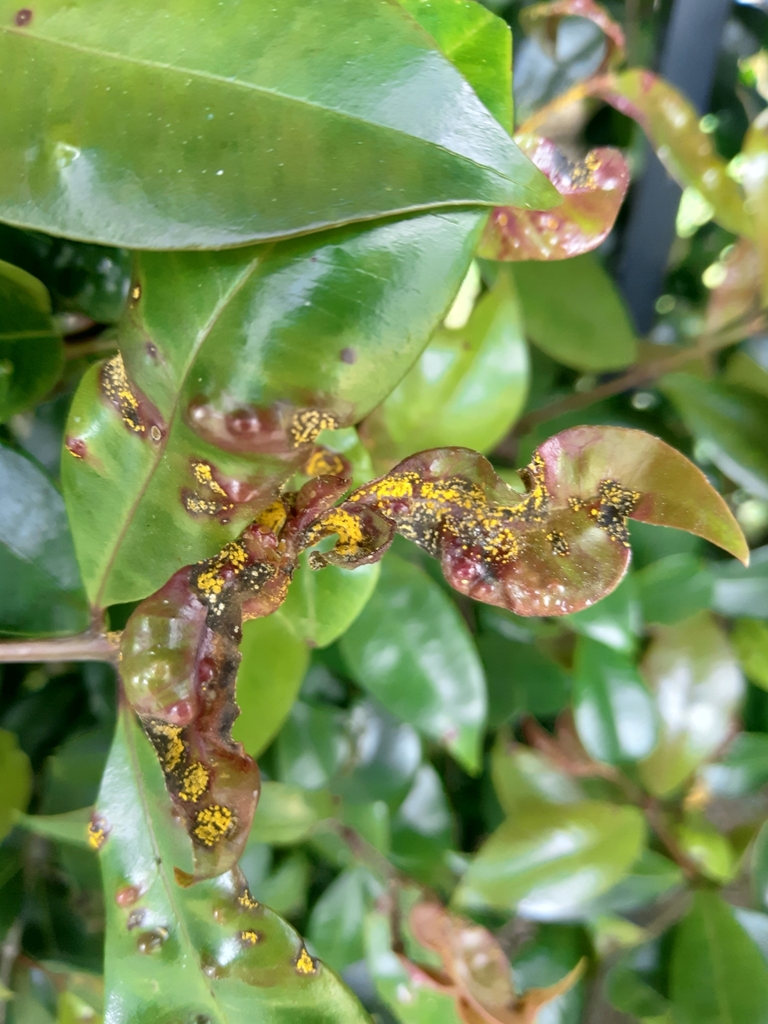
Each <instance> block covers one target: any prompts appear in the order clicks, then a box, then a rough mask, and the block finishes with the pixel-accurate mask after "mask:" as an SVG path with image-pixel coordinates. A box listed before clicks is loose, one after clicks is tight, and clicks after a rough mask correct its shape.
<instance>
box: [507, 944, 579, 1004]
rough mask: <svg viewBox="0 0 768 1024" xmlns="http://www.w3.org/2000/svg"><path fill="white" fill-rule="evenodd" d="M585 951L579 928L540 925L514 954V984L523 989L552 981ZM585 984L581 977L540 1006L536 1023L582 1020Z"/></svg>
mask: <svg viewBox="0 0 768 1024" xmlns="http://www.w3.org/2000/svg"><path fill="white" fill-rule="evenodd" d="M584 952H585V947H584V938H583V934H582V933H581V931H580V930H579V929H578V928H575V927H569V926H568V925H547V924H545V925H540V926H539V928H538V929H537V932H536V936H535V938H534V939H533V941H532V942H528V943H526V944H525V945H524V947H523V950H522V952H521V953H520V954H519V955H518V956H516V957H515V958H514V962H513V964H512V974H513V977H514V982H515V987H516V988H518V989H519V990H522V991H523V992H525V991H527V990H528V989H530V988H544V987H546V986H549V985H554V984H555V983H556V982H558V981H560V979H561V978H563V976H564V975H566V974H567V973H568V972H569V971H572V970H573V968H574V967H575V966H576V965H577V964H578V962H579V960H580V959H581V957H582V956H583V955H584ZM584 988H585V985H584V981H583V979H580V980H579V981H578V982H577V983H576V984H575V985H574V986H573V987H572V988H569V989H568V991H567V992H564V993H563V994H562V995H561V996H558V998H557V999H556V1000H554V1001H553V1002H551V1003H548V1004H547V1005H546V1007H542V1008H541V1010H539V1014H538V1018H537V1022H538V1024H581V1021H582V1007H583V1003H584Z"/></svg>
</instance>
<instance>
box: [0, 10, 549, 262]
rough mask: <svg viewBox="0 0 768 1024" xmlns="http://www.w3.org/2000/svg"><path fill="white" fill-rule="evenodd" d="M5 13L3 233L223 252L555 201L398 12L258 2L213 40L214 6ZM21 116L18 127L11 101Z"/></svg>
mask: <svg viewBox="0 0 768 1024" xmlns="http://www.w3.org/2000/svg"><path fill="white" fill-rule="evenodd" d="M15 12H16V8H13V7H11V6H6V8H4V11H3V15H2V17H0V23H1V24H2V26H3V29H2V35H1V36H0V65H2V67H3V68H4V69H5V81H4V85H5V90H6V95H7V96H8V97H9V102H8V103H7V104H6V105H5V112H4V114H3V115H2V118H0V128H1V129H2V134H3V137H4V138H5V139H6V159H5V161H4V165H3V166H4V171H3V174H2V176H0V217H2V219H4V220H6V221H8V222H10V223H15V224H18V225H20V226H23V227H31V228H38V229H40V230H43V231H48V232H50V233H53V234H63V235H68V236H70V237H74V238H80V239H84V240H87V241H94V242H102V243H104V244H107V245H125V246H127V247H129V248H139V247H141V248H157V249H174V248H220V247H222V246H234V245H242V244H245V243H247V242H251V241H256V240H259V239H267V238H275V237H284V236H286V235H291V234H296V233H305V232H307V231H316V230H319V229H322V228H325V227H329V226H332V225H336V224H343V223H349V222H351V221H359V220H368V219H371V218H373V217H380V216H382V215H385V214H392V213H396V212H399V211H408V210H420V209H425V208H429V207H435V206H441V205H456V204H465V205H466V204H467V203H477V204H485V205H496V204H500V203H508V204H510V205H525V204H526V203H530V204H531V205H537V204H538V203H540V202H543V203H545V204H546V203H547V202H552V201H554V200H555V199H556V197H555V196H553V195H552V191H551V189H550V187H549V185H548V183H547V182H546V181H545V180H544V179H542V177H541V176H540V175H539V173H538V171H536V169H535V168H534V167H533V165H532V164H530V163H529V162H528V161H527V160H526V159H525V158H524V157H523V156H522V154H521V153H520V151H519V150H518V149H517V147H516V146H515V145H514V143H513V142H512V140H511V138H510V137H509V135H508V134H507V133H506V132H505V131H504V129H503V128H502V127H501V126H500V125H499V124H498V123H497V122H496V121H495V120H494V118H493V117H492V116H491V115H490V113H489V112H488V111H487V110H486V108H485V107H484V106H483V104H482V103H481V102H480V101H479V100H478V98H477V96H476V94H475V93H474V92H473V91H472V90H471V89H469V88H467V84H466V82H465V80H464V79H463V78H462V77H461V75H460V74H459V73H458V72H457V71H456V69H455V68H454V67H453V65H452V64H451V63H450V62H449V61H448V60H447V59H446V58H445V57H444V56H443V55H442V54H441V53H440V51H439V50H438V49H437V47H436V45H435V44H434V43H433V41H432V40H431V39H430V37H429V36H428V35H426V34H425V33H424V32H423V31H421V30H420V29H418V28H417V26H416V25H414V23H413V21H412V20H411V19H410V18H409V17H408V16H407V15H406V14H405V13H404V12H403V10H402V9H401V8H400V7H399V6H398V5H396V4H389V3H388V4H375V3H371V2H370V0H342V2H341V3H339V4H335V5H334V7H333V9H332V11H331V10H329V8H328V5H327V4H325V3H324V2H318V0H312V2H309V3H307V2H305V0H290V2H289V3H288V4H287V5H286V4H283V5H281V6H280V7H274V6H273V5H272V4H271V3H268V2H266V0H259V2H258V3H257V4H255V5H249V6H248V7H247V8H245V7H243V8H242V9H241V8H234V9H232V10H231V11H230V12H229V16H228V17H227V18H226V19H224V20H222V18H221V11H220V9H219V8H218V6H217V5H216V3H215V2H214V0H195V2H194V3H193V4H192V5H184V6H183V7H178V6H176V5H174V4H171V3H168V2H165V3H163V4H161V5H159V6H158V5H156V4H155V5H149V4H143V5H141V6H138V7H136V6H134V7H132V8H131V9H130V11H128V10H126V9H123V8H115V9H114V10H113V9H111V8H104V7H103V5H101V4H98V3H96V0H91V2H89V3H86V4H84V5H82V6H79V7H77V8H72V7H66V6H62V5H61V3H59V2H57V0H49V2H48V3H46V4H44V5H43V6H42V7H40V6H38V7H37V8H35V11H34V16H33V17H32V18H31V19H30V20H29V21H27V22H24V23H22V24H17V23H16V21H15V20H14V15H15ZM30 76H32V78H30ZM94 83H97V85H98V88H94ZM424 95H429V96H430V97H432V98H433V100H432V102H431V103H430V104H424V103H423V97H424ZM22 96H23V97H24V101H25V102H24V104H23V108H24V116H21V114H20V113H19V111H20V110H21V107H22V104H21V103H20V102H16V101H15V100H12V99H11V97H18V98H19V100H20V99H21V97H22ZM160 97H162V103H161V102H160ZM435 104H439V106H438V107H437V108H436V107H435ZM73 109H76V110H78V111H79V116H78V118H77V120H76V121H74V122H73V121H72V120H71V118H70V117H69V115H68V113H67V112H68V111H71V110H73ZM116 124H119V125H120V126H121V130H120V131H115V125H116ZM233 139H234V140H236V141H234V142H233ZM30 152H34V153H35V157H34V159H33V160H32V161H31V162H30V161H29V158H28V154H29V153H30ZM340 153H346V154H348V155H349V158H348V159H343V160H341V159H339V154H340ZM25 154H26V155H25Z"/></svg>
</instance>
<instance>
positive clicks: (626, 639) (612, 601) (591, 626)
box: [565, 574, 642, 655]
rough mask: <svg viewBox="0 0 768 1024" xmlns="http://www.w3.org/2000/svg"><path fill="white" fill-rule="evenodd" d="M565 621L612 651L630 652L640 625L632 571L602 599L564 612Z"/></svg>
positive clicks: (639, 630)
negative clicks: (565, 613) (577, 609)
mask: <svg viewBox="0 0 768 1024" xmlns="http://www.w3.org/2000/svg"><path fill="white" fill-rule="evenodd" d="M565 623H566V624H567V625H568V626H570V628H571V629H573V630H575V631H576V632H577V633H580V634H581V635H582V636H586V637H590V638H591V639H592V640H597V641H598V642H599V643H601V644H604V645H605V646H606V647H610V648H612V649H613V650H614V651H619V652H621V653H622V654H627V655H631V654H633V653H634V651H635V648H636V646H637V637H638V634H639V633H640V632H641V629H642V623H641V618H640V608H639V606H638V601H637V597H636V594H635V579H634V574H630V575H628V576H625V577H624V579H623V580H622V581H621V583H620V584H619V585H618V587H616V589H615V590H614V591H612V592H611V593H610V594H608V596H607V597H605V598H604V599H603V600H602V601H598V602H596V603H595V604H593V605H591V606H590V607H588V608H584V609H583V610H582V611H580V612H575V613H574V614H573V615H569V616H567V618H566V619H565Z"/></svg>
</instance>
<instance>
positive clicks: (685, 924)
mask: <svg viewBox="0 0 768 1024" xmlns="http://www.w3.org/2000/svg"><path fill="white" fill-rule="evenodd" d="M670 995H671V999H672V1004H673V1014H674V1019H675V1021H679V1022H680V1024H763V1022H765V1021H768V966H767V965H766V963H765V961H764V960H763V958H762V956H761V955H760V953H759V951H758V949H757V946H755V944H754V943H753V941H752V939H750V938H749V936H748V935H747V934H746V932H745V931H744V929H743V928H742V927H741V925H740V924H738V922H737V921H736V920H735V918H734V916H733V910H732V908H731V907H729V906H728V905H727V904H726V903H725V902H724V900H723V899H722V898H721V897H720V896H718V895H717V893H714V892H697V893H696V894H695V895H694V902H693V908H692V910H691V911H690V913H689V914H688V915H687V916H686V917H685V919H684V920H683V921H682V923H681V924H680V925H678V927H677V929H676V932H675V939H674V945H673V949H672V962H671V967H670Z"/></svg>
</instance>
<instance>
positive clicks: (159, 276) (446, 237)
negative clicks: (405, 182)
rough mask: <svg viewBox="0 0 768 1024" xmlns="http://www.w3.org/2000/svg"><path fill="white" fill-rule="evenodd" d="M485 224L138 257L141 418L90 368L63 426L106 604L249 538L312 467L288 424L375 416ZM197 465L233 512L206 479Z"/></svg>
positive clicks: (81, 525) (132, 341)
mask: <svg viewBox="0 0 768 1024" xmlns="http://www.w3.org/2000/svg"><path fill="white" fill-rule="evenodd" d="M355 2H360V0H355ZM481 222H482V217H481V215H478V214H476V213H471V212H461V213H450V214H443V215H429V216H422V217H416V218H410V219H408V220H404V221H397V222H392V223H387V224H383V225H379V226H377V227H372V228H366V229H355V230H352V229H347V230H345V231H338V232H334V233H327V234H323V235H321V236H318V237H316V238H312V239H298V240H295V241H290V242H285V243H282V244H280V245H277V246H274V247H267V246H262V247H258V248H251V249H238V250H233V251H230V252H226V253H179V254H175V255H173V256H169V255H167V254H162V255H156V254H152V253H143V254H141V255H138V256H137V257H136V268H135V284H134V286H133V289H132V294H133V295H134V296H139V298H138V299H136V298H134V299H133V300H132V303H131V305H130V307H129V309H128V310H127V312H126V314H125V317H124V319H123V321H122V323H121V325H120V329H119V338H118V340H119V344H120V350H121V353H122V356H123V358H124V361H125V367H126V371H127V377H128V381H127V388H128V390H129V393H130V394H132V396H133V402H135V403H136V405H137V408H136V409H133V408H132V407H129V406H130V402H129V403H128V405H127V406H126V405H125V402H126V399H125V398H123V399H121V398H120V392H121V391H124V390H125V388H126V385H121V387H119V388H113V389H112V390H113V393H114V391H115V390H116V391H117V392H118V394H117V395H116V397H115V402H116V404H114V403H113V401H112V400H110V399H109V398H108V397H107V396H105V391H104V384H103V377H102V373H103V371H102V370H101V369H100V368H99V367H93V368H92V369H91V370H90V371H89V372H88V373H87V374H86V375H85V377H84V378H83V380H82V382H81V384H80V387H79V389H78V391H77V394H76V395H75V399H74V402H73V405H72V409H71V412H70V417H69V421H68V424H67V451H65V453H64V464H63V467H62V476H63V481H64V490H65V495H66V499H67V509H68V512H69V515H70V520H71V522H72V524H73V531H74V535H75V545H76V548H77V551H78V558H79V560H80V565H81V568H82V572H83V576H84V579H85V582H86V587H87V589H88V592H89V594H90V595H91V597H92V599H93V600H94V602H95V603H96V604H104V605H109V604H113V603H120V602H126V601H133V600H137V599H140V598H142V597H145V596H147V595H148V594H150V593H152V592H154V591H155V590H157V589H158V587H160V586H161V585H162V584H163V583H164V582H165V581H166V580H167V579H168V577H169V576H170V575H171V574H172V573H173V572H174V571H175V570H176V569H178V568H180V567H181V566H183V565H189V564H191V563H192V562H195V561H198V560H200V559H201V558H204V557H208V556H210V555H212V554H213V553H215V552H216V551H218V550H219V549H220V548H221V546H222V545H223V544H224V543H225V542H226V541H227V540H231V539H232V538H233V537H234V536H236V535H237V534H238V533H239V532H240V531H241V530H242V528H243V527H244V526H245V525H246V524H247V523H248V522H249V521H250V520H252V519H253V518H254V516H255V514H256V512H257V511H258V510H259V509H261V508H263V507H264V506H265V505H267V504H269V502H270V501H271V500H272V496H273V494H274V492H275V490H276V488H277V487H279V486H280V485H281V484H283V483H285V482H287V480H288V479H290V477H291V476H292V475H293V474H294V472H295V471H296V470H297V469H299V468H301V466H302V465H303V464H304V463H305V462H306V460H307V458H308V455H309V452H308V451H307V450H306V447H301V448H299V449H298V450H297V449H296V448H295V447H292V442H291V441H290V440H289V439H288V438H287V436H286V431H287V429H288V422H289V421H290V416H291V414H292V411H293V410H296V409H298V410H303V409H306V408H307V406H308V405H309V406H316V407H319V408H320V409H322V410H323V411H324V412H327V413H328V414H329V415H331V416H333V417H334V418H336V419H337V420H339V421H340V422H343V423H344V424H348V423H353V422H357V421H358V420H359V419H361V418H362V417H363V416H365V415H366V414H367V413H368V412H370V410H371V409H372V408H373V407H374V406H375V405H377V404H378V403H379V402H380V401H381V400H382V399H383V398H384V396H385V395H386V394H387V393H388V392H389V391H390V390H391V389H392V387H393V386H394V385H395V384H396V383H397V381H398V380H399V379H400V378H401V377H402V375H403V373H404V372H405V371H406V370H407V368H408V367H409V366H410V365H411V363H412V362H413V360H414V359H415V358H416V357H417V356H418V354H419V353H420V352H421V350H422V348H423V347H424V345H425V344H426V342H427V339H428V338H429V335H430V334H431V332H432V331H433V329H434V328H435V326H436V325H437V324H438V323H439V321H440V319H441V318H442V317H443V316H444V314H445V311H446V309H447V307H448V305H449V304H450V302H451V301H452V299H453V297H454V295H455V293H456V290H457V289H458V287H459V284H460V283H461V280H462V278H463V276H464V274H465V272H466V269H467V265H468V263H469V261H470V257H471V252H472V249H473V247H474V245H475V243H476V240H477V233H478V230H479V229H480V227H481ZM406 282H407V287H405V284H406ZM191 296H193V297H194V301H190V297H191ZM308 338H311V339H313V340H312V345H311V346H310V347H309V348H308V347H307V340H306V339H308ZM297 352H301V353H302V355H301V358H298V359H297V357H296V353H297ZM112 372H113V373H114V372H115V371H114V370H113V371H112ZM121 401H122V402H123V406H121ZM121 408H122V411H123V413H124V414H125V418H124V416H123V415H121V411H120V410H121ZM134 420H136V422H135V423H134V422H133V421H134ZM77 456H79V457H77ZM198 462H202V463H203V464H205V465H207V466H208V467H209V469H210V472H211V474H212V477H213V480H214V482H215V483H216V485H217V486H218V487H219V488H220V489H221V490H223V491H225V494H224V495H223V496H222V495H220V493H219V492H218V491H217V492H215V493H214V492H213V491H212V490H211V488H210V487H208V486H206V485H205V482H204V481H201V480H200V479H198V478H196V476H195V474H194V470H193V466H194V464H196V463H198ZM185 495H186V496H187V499H188V503H189V501H190V500H192V501H193V505H192V507H196V508H198V511H196V512H192V511H188V510H187V508H186V507H185V505H184V497H185ZM217 496H218V504H217V502H216V501H212V500H211V499H214V498H216V497H217ZM195 502H197V504H195ZM200 503H202V505H201V504H200ZM219 506H221V508H219ZM228 506H231V507H228ZM205 508H208V509H209V511H208V512H206V511H204V509H205ZM211 509H213V511H211ZM222 519H225V520H228V521H227V522H221V520H222Z"/></svg>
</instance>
